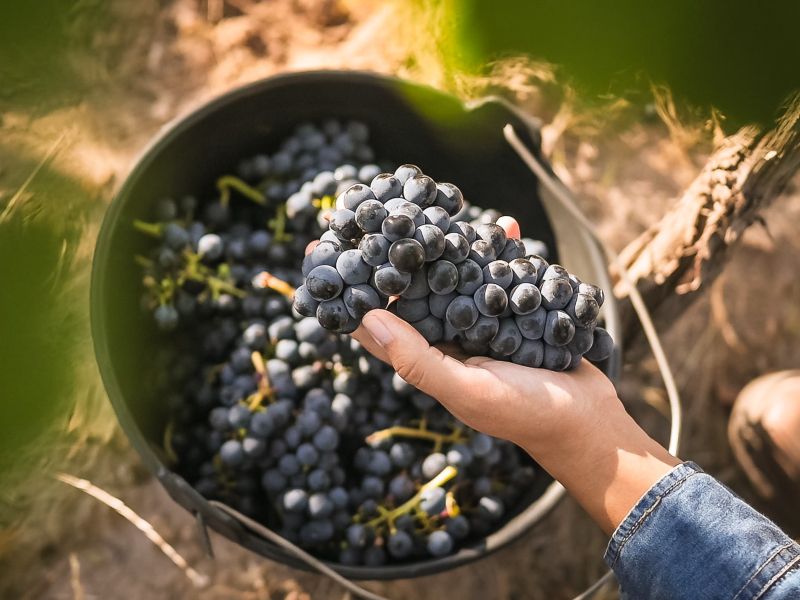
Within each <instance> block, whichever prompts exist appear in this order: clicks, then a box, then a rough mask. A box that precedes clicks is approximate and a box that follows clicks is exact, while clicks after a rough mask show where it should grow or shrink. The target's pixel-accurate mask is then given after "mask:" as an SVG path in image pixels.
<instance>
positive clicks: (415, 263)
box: [389, 239, 425, 273]
mask: <svg viewBox="0 0 800 600" xmlns="http://www.w3.org/2000/svg"><path fill="white" fill-rule="evenodd" d="M389 262H390V263H391V264H392V266H393V267H394V268H395V269H397V270H398V271H401V272H403V273H414V272H415V271H419V270H420V268H422V265H423V263H424V262H425V250H424V248H423V247H422V244H420V243H419V242H418V241H417V240H412V239H402V240H397V241H396V242H394V243H393V244H392V245H391V246H390V247H389Z"/></svg>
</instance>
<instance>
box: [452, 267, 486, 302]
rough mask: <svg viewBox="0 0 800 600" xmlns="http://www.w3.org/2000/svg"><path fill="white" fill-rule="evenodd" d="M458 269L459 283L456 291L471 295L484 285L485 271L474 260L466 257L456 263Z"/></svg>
mask: <svg viewBox="0 0 800 600" xmlns="http://www.w3.org/2000/svg"><path fill="white" fill-rule="evenodd" d="M456 269H457V270H458V285H457V286H456V291H457V292H458V293H459V294H464V295H465V296H471V295H472V294H474V293H475V292H476V291H478V288H479V287H481V286H482V285H483V271H482V270H481V267H480V265H478V263H476V262H475V261H474V260H471V259H469V258H468V259H466V260H464V261H462V262H460V263H458V264H457V265H456Z"/></svg>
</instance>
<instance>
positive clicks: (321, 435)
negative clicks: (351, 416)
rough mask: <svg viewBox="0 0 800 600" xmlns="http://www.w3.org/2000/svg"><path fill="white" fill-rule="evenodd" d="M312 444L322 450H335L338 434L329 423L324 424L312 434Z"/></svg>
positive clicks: (337, 443) (337, 444)
mask: <svg viewBox="0 0 800 600" xmlns="http://www.w3.org/2000/svg"><path fill="white" fill-rule="evenodd" d="M314 446H316V447H317V448H318V449H319V450H322V451H323V452H331V451H333V450H336V448H338V446H339V434H338V433H337V432H336V430H335V429H334V428H333V427H331V426H330V425H324V426H323V427H321V428H320V430H319V431H317V433H315V434H314ZM298 450H299V449H298Z"/></svg>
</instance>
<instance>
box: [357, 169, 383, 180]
mask: <svg viewBox="0 0 800 600" xmlns="http://www.w3.org/2000/svg"><path fill="white" fill-rule="evenodd" d="M380 174H381V168H380V167H379V166H378V165H364V166H363V167H361V168H360V169H359V170H358V179H359V180H360V181H361V182H363V183H366V184H369V183H370V182H371V181H372V180H373V179H375V178H376V177H377V176H378V175H380Z"/></svg>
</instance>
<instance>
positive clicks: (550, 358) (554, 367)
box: [542, 343, 572, 371]
mask: <svg viewBox="0 0 800 600" xmlns="http://www.w3.org/2000/svg"><path fill="white" fill-rule="evenodd" d="M571 361H572V355H571V354H570V352H569V350H567V347H566V346H551V345H550V344H547V343H545V344H544V358H543V359H542V366H543V367H544V368H545V369H549V370H551V371H563V370H565V369H566V368H567V367H568V366H569V363H570V362H571Z"/></svg>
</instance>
